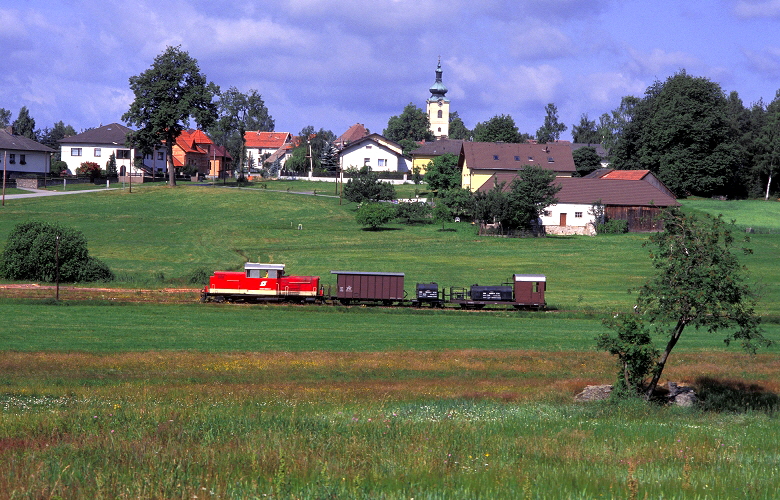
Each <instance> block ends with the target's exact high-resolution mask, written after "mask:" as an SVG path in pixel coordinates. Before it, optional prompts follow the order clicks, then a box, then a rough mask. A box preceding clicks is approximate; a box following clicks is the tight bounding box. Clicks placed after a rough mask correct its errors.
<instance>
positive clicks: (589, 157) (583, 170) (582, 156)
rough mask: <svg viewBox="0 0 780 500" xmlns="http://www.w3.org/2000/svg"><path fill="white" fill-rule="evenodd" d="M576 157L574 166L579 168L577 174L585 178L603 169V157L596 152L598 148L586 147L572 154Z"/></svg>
mask: <svg viewBox="0 0 780 500" xmlns="http://www.w3.org/2000/svg"><path fill="white" fill-rule="evenodd" d="M571 155H572V157H574V166H575V167H576V168H577V174H578V175H579V176H580V177H585V176H586V175H588V174H589V173H591V172H593V171H594V170H598V169H599V168H601V157H600V156H599V154H598V153H597V152H596V148H592V147H590V146H586V147H584V148H579V149H577V150H575V151H574V152H572V154H571Z"/></svg>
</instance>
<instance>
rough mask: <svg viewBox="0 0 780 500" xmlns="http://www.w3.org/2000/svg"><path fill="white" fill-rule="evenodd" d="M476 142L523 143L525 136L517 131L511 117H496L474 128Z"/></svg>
mask: <svg viewBox="0 0 780 500" xmlns="http://www.w3.org/2000/svg"><path fill="white" fill-rule="evenodd" d="M474 140H475V141H477V142H523V141H524V140H525V136H524V135H521V134H520V132H518V131H517V125H515V120H514V118H512V117H511V116H510V115H496V116H494V117H493V118H491V119H489V120H488V121H486V122H484V123H482V122H480V123H477V124H476V125H475V126H474Z"/></svg>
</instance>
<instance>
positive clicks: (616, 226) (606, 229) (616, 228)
mask: <svg viewBox="0 0 780 500" xmlns="http://www.w3.org/2000/svg"><path fill="white" fill-rule="evenodd" d="M596 232H597V233H598V234H623V233H627V232H628V221H626V220H622V219H610V220H608V221H607V222H604V223H603V224H598V225H597V226H596Z"/></svg>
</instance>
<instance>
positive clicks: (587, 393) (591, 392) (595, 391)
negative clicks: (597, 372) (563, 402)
mask: <svg viewBox="0 0 780 500" xmlns="http://www.w3.org/2000/svg"><path fill="white" fill-rule="evenodd" d="M611 393H612V386H611V385H589V386H586V387H585V389H583V390H582V392H581V393H579V394H577V395H576V396H574V401H603V400H605V399H608V398H609V395H610V394H611Z"/></svg>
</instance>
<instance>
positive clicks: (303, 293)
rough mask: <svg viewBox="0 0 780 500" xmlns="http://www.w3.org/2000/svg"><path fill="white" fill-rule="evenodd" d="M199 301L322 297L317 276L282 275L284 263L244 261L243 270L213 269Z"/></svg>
mask: <svg viewBox="0 0 780 500" xmlns="http://www.w3.org/2000/svg"><path fill="white" fill-rule="evenodd" d="M202 300H203V301H204V302H205V301H208V300H214V301H215V302H223V301H226V300H228V301H246V302H260V301H266V302H274V301H276V302H279V301H291V302H315V301H318V300H322V290H321V289H320V277H319V276H286V275H285V274H284V264H258V263H256V262H247V263H246V264H244V272H243V273H241V272H235V271H215V272H214V275H213V276H211V278H209V284H208V285H207V286H205V287H204V288H203V293H202Z"/></svg>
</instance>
